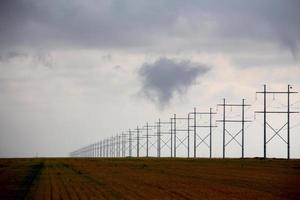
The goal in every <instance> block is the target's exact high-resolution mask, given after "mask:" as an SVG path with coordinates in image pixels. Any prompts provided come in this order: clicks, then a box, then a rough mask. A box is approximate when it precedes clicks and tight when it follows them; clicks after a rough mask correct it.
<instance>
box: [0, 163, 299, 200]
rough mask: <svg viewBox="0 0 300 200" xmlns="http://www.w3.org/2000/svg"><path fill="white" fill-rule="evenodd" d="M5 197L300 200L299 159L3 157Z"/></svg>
mask: <svg viewBox="0 0 300 200" xmlns="http://www.w3.org/2000/svg"><path fill="white" fill-rule="evenodd" d="M0 199H7V200H9V199H300V160H289V161H287V160H279V159H268V160H262V159H244V160H242V159H225V160H222V159H180V158H178V159H168V158H162V159H157V158H148V159H146V158H143V159H136V158H132V159H129V158H123V159H121V158H120V159H101V158H78V159H76V158H32V159H0Z"/></svg>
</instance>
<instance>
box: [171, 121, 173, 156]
mask: <svg viewBox="0 0 300 200" xmlns="http://www.w3.org/2000/svg"><path fill="white" fill-rule="evenodd" d="M170 124H171V158H172V157H173V119H172V118H170Z"/></svg>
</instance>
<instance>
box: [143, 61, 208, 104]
mask: <svg viewBox="0 0 300 200" xmlns="http://www.w3.org/2000/svg"><path fill="white" fill-rule="evenodd" d="M208 70H209V68H208V67H206V66H204V65H200V64H195V63H191V62H190V61H187V60H184V61H180V62H176V61H174V60H171V59H168V58H160V59H159V60H157V61H156V62H154V63H151V64H149V63H145V64H143V65H142V67H141V68H140V70H139V72H138V73H139V75H140V77H141V79H142V82H143V86H142V89H141V93H142V94H143V95H145V96H146V97H147V98H149V99H150V100H151V101H153V102H154V103H156V104H157V105H159V106H160V107H164V106H165V105H167V104H168V103H169V102H170V100H171V99H172V97H173V95H174V94H176V93H177V94H179V95H182V94H184V93H185V92H186V91H187V89H188V88H189V87H190V86H191V85H192V84H193V83H195V81H196V79H197V78H198V77H200V76H203V75H204V74H205V73H206V72H207V71H208Z"/></svg>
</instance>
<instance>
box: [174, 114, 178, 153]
mask: <svg viewBox="0 0 300 200" xmlns="http://www.w3.org/2000/svg"><path fill="white" fill-rule="evenodd" d="M176 140H177V136H176V114H174V158H176Z"/></svg>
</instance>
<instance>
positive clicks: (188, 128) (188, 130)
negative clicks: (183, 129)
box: [187, 113, 190, 158]
mask: <svg viewBox="0 0 300 200" xmlns="http://www.w3.org/2000/svg"><path fill="white" fill-rule="evenodd" d="M187 132H188V158H189V157H190V113H188V127H187Z"/></svg>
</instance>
